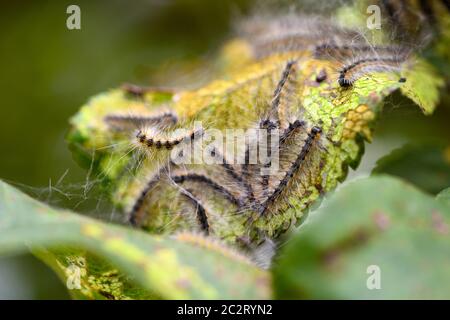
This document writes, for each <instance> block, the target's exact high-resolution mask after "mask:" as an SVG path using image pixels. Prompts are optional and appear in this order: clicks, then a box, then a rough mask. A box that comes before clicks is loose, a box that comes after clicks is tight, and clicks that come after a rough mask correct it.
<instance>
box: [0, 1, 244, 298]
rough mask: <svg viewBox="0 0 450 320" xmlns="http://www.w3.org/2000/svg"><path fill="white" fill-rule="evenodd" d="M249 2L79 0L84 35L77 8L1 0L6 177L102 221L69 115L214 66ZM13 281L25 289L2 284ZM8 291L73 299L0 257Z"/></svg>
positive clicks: (20, 262)
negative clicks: (70, 137)
mask: <svg viewBox="0 0 450 320" xmlns="http://www.w3.org/2000/svg"><path fill="white" fill-rule="evenodd" d="M250 2H251V1H247V0H236V1H235V0H227V1H221V0H219V1H209V0H168V1H164V0H162V1H161V0H135V1H133V3H132V4H130V2H129V1H123V0H96V1H90V0H79V1H76V4H77V5H79V6H80V8H81V24H82V29H81V30H73V31H70V30H67V28H66V18H67V14H66V8H67V6H68V5H70V4H74V2H73V1H65V0H64V1H34V0H24V1H9V2H7V1H2V2H1V4H0V39H1V41H0V70H2V71H1V73H2V76H1V77H0V94H1V97H2V101H1V107H0V146H1V147H2V156H1V157H0V177H2V178H3V179H6V180H8V181H10V182H11V183H14V185H18V186H20V187H21V188H22V189H23V190H25V191H26V192H27V193H30V194H32V195H33V197H35V198H38V199H41V200H44V201H46V202H51V203H53V204H57V205H58V206H63V207H72V208H73V207H76V208H78V209H79V210H83V211H90V212H91V211H93V210H95V213H97V214H98V210H96V208H97V205H98V204H99V201H104V200H103V198H102V197H101V196H98V195H96V194H94V193H93V191H91V190H89V189H85V188H83V184H85V179H86V172H85V171H84V170H82V169H80V168H79V167H78V166H77V164H76V163H75V162H74V161H73V160H72V156H71V154H70V151H69V150H68V149H67V146H66V144H65V142H64V136H65V134H66V131H67V120H68V118H69V117H70V116H71V115H73V114H74V113H75V112H76V111H77V110H78V108H79V106H80V105H81V104H82V103H84V101H85V100H86V97H89V96H91V95H93V94H95V93H97V92H99V91H102V90H106V89H108V88H110V87H116V86H118V85H120V84H121V83H123V82H134V83H140V84H148V85H158V84H161V82H164V81H167V79H169V78H170V74H177V77H176V78H177V79H180V80H179V81H180V82H182V83H183V82H187V81H186V77H185V76H186V71H189V70H192V69H193V67H196V66H198V65H199V64H200V63H201V64H205V63H206V64H207V63H208V61H209V56H210V55H211V52H214V49H215V48H216V47H217V46H218V44H221V43H222V41H223V39H224V38H226V37H227V34H228V33H229V32H230V29H231V28H230V23H232V21H233V19H234V18H235V17H236V16H239V15H240V14H241V12H245V11H246V10H248V8H249V6H250ZM169 39H170V41H169ZM156 71H158V72H156ZM199 77H200V75H199ZM183 79H184V80H183ZM66 170H69V171H68V173H67V174H65V172H66ZM60 178H63V179H62V180H61V181H60V184H57V183H58V181H59V180H60ZM49 180H51V181H52V182H51V185H52V186H53V187H52V188H49V187H48V186H49V185H50V181H49ZM60 191H61V192H60ZM105 218H106V219H110V216H107V217H105ZM21 270H22V271H21ZM19 272H20V273H19ZM33 272H34V273H35V274H34V276H33V275H32V274H33ZM11 274H15V277H16V278H21V279H23V280H24V281H25V280H26V283H25V282H24V281H22V284H21V282H19V281H17V283H16V284H15V285H13V284H12V283H9V282H7V281H6V280H3V279H5V278H6V277H10V278H13V277H14V276H11ZM8 284H9V286H8ZM0 286H1V287H2V290H1V291H0V298H1V297H19V296H20V294H21V292H22V293H23V292H24V291H26V290H29V293H27V294H24V295H23V296H22V297H27V298H32V297H35V298H55V297H60V298H63V297H65V296H66V294H65V289H64V288H63V286H62V285H60V284H59V283H58V282H55V277H54V275H52V274H50V273H49V272H48V271H47V269H46V268H44V266H43V265H42V264H41V263H40V262H39V261H37V260H36V259H35V258H34V257H30V256H24V257H21V258H20V259H19V258H18V259H14V258H1V259H0ZM20 286H22V288H21V287H20ZM18 295H19V296H18Z"/></svg>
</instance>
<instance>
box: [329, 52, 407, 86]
mask: <svg viewBox="0 0 450 320" xmlns="http://www.w3.org/2000/svg"><path fill="white" fill-rule="evenodd" d="M405 59H406V58H404V57H394V56H391V57H375V58H359V59H357V60H356V61H353V62H351V63H348V64H346V65H344V66H343V67H342V68H341V69H340V71H339V78H338V82H339V85H340V86H341V87H349V86H351V85H352V84H353V83H354V82H355V81H356V80H357V79H359V78H361V77H362V76H363V75H364V74H368V73H371V72H381V71H397V72H400V71H401V63H402V62H404V61H405Z"/></svg>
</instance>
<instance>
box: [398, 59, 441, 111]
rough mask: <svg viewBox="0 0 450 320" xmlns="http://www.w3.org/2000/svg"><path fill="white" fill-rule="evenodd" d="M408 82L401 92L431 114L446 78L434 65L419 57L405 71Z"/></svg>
mask: <svg viewBox="0 0 450 320" xmlns="http://www.w3.org/2000/svg"><path fill="white" fill-rule="evenodd" d="M404 76H405V78H406V82H405V83H404V85H403V86H402V87H401V92H402V93H403V94H404V95H405V96H407V97H408V98H410V99H411V100H412V101H414V102H415V103H416V104H417V105H418V106H419V107H420V108H421V109H422V111H423V113H425V114H431V113H432V112H433V110H434V108H435V107H436V105H437V104H438V102H439V90H440V89H441V88H442V87H443V86H444V84H445V81H444V79H443V78H442V77H441V76H439V74H438V72H437V71H436V69H435V68H434V67H433V65H431V64H429V63H428V62H426V61H425V60H422V59H418V60H417V62H416V63H415V64H414V65H413V67H412V68H411V69H406V70H405V72H404Z"/></svg>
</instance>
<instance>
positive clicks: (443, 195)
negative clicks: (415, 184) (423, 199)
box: [436, 188, 450, 207]
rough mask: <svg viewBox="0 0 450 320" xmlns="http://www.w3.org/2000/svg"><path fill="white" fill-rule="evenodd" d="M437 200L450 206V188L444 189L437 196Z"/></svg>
mask: <svg viewBox="0 0 450 320" xmlns="http://www.w3.org/2000/svg"><path fill="white" fill-rule="evenodd" d="M436 200H437V201H440V202H442V203H445V204H446V205H448V206H449V207H450V188H447V189H444V190H442V191H441V192H439V194H438V195H437V196H436Z"/></svg>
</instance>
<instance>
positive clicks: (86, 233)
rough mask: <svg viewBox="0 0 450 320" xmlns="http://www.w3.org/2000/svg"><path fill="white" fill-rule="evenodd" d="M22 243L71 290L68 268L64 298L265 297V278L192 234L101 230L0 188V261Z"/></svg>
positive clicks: (224, 249)
mask: <svg viewBox="0 0 450 320" xmlns="http://www.w3.org/2000/svg"><path fill="white" fill-rule="evenodd" d="M24 243H25V244H28V247H30V248H31V249H33V250H35V253H36V254H37V255H38V257H40V258H41V259H43V260H44V261H45V262H46V263H48V264H49V266H51V267H52V268H53V269H54V270H55V271H56V272H57V274H58V275H59V276H60V277H61V278H62V280H63V282H64V283H69V282H70V283H72V284H73V285H76V283H77V281H78V280H77V279H74V278H73V277H74V276H75V277H77V275H74V272H73V271H74V267H75V268H77V269H78V270H79V274H78V275H79V280H80V288H79V289H75V290H70V293H71V294H72V296H73V297H76V298H82V299H102V298H103V299H104V298H106V299H139V298H145V299H148V298H165V299H231V298H233V299H267V298H269V297H270V281H269V276H268V274H267V273H266V272H265V271H262V270H260V269H259V268H257V267H256V266H254V265H253V264H252V263H250V261H249V260H248V259H247V258H246V257H245V256H242V255H241V254H240V253H237V252H235V251H233V250H231V249H229V248H227V247H225V246H224V245H222V244H220V243H218V242H215V241H214V240H212V239H208V238H205V237H203V236H200V235H194V234H178V235H177V236H174V237H167V238H163V237H159V236H151V235H148V234H145V233H143V232H140V231H136V230H134V229H131V228H125V227H120V226H115V225H112V224H107V223H102V222H99V221H96V220H93V219H91V218H86V217H83V216H82V215H76V214H74V213H72V212H68V211H58V210H55V209H52V208H50V207H48V206H46V205H44V204H42V203H39V202H37V201H35V200H33V199H31V198H30V197H28V196H26V195H24V194H23V193H21V192H19V191H18V190H17V189H15V188H12V187H10V186H9V185H7V184H5V183H3V182H0V254H5V253H14V252H17V251H23V250H24V249H25V247H24ZM64 245H69V246H72V247H73V246H75V247H76V249H68V248H63V247H62V246H64ZM43 248H53V249H51V250H48V249H43ZM54 248H57V249H54ZM83 249H85V250H89V252H92V253H95V254H96V255H97V256H101V257H103V258H105V259H100V258H96V257H94V256H92V255H89V254H87V253H86V252H85V251H84V250H83ZM110 263H111V264H113V265H114V266H116V267H118V268H119V269H120V270H122V271H124V272H125V274H121V273H120V272H119V271H118V270H117V269H115V268H114V267H112V265H111V264H110ZM133 283H134V284H133ZM136 283H137V284H139V286H137V285H136ZM143 289H146V290H143Z"/></svg>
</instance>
